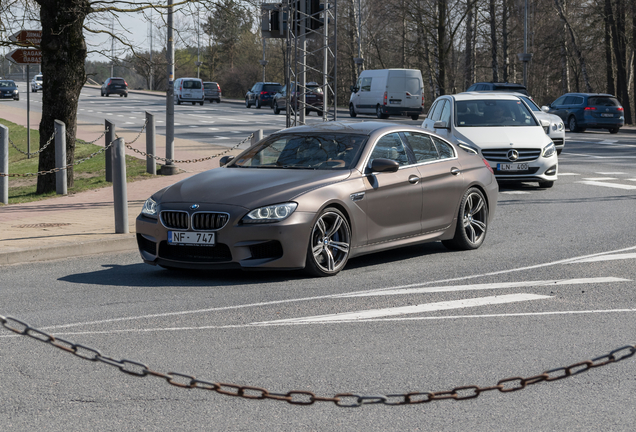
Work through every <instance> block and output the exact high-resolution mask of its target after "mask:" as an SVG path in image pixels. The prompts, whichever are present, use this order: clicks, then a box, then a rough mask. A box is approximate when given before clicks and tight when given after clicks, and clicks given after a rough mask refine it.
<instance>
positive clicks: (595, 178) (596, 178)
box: [583, 177, 616, 181]
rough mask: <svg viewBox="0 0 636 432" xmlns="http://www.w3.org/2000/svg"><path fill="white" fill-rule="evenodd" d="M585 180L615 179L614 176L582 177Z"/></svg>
mask: <svg viewBox="0 0 636 432" xmlns="http://www.w3.org/2000/svg"><path fill="white" fill-rule="evenodd" d="M583 180H586V181H603V180H616V177H590V178H584V179H583Z"/></svg>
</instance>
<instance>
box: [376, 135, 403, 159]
mask: <svg viewBox="0 0 636 432" xmlns="http://www.w3.org/2000/svg"><path fill="white" fill-rule="evenodd" d="M373 159H390V160H394V161H396V162H397V163H398V164H400V165H407V164H408V163H409V159H408V157H407V156H406V151H405V150H404V144H402V140H401V139H400V136H399V135H398V134H397V133H392V134H388V135H384V136H383V137H382V138H380V139H379V140H378V142H376V143H375V148H374V149H373V152H372V153H371V160H373Z"/></svg>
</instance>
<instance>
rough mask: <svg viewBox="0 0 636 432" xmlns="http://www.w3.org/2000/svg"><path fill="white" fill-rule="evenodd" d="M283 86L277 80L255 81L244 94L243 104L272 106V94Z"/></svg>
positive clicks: (248, 105)
mask: <svg viewBox="0 0 636 432" xmlns="http://www.w3.org/2000/svg"><path fill="white" fill-rule="evenodd" d="M282 87H283V86H282V85H280V83H277V82H257V83H256V84H254V86H253V87H252V88H251V89H250V90H249V91H248V92H247V93H246V94H245V106H246V107H247V108H249V107H251V106H252V105H255V106H256V108H260V107H262V106H263V105H267V106H272V100H273V99H274V95H275V94H276V93H278V92H279V91H280V89H281V88H282Z"/></svg>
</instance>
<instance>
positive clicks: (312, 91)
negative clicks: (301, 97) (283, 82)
mask: <svg viewBox="0 0 636 432" xmlns="http://www.w3.org/2000/svg"><path fill="white" fill-rule="evenodd" d="M306 87H307V92H306V93H305V104H306V106H305V114H307V115H308V114H309V113H310V112H312V111H315V112H317V113H318V115H319V116H321V115H322V110H323V106H324V95H323V93H322V87H320V85H319V84H318V83H316V82H308V83H307V86H306ZM291 88H292V91H291V98H290V103H291V105H292V107H295V106H296V98H297V97H298V92H296V85H295V83H291ZM272 108H273V109H274V114H279V113H280V112H281V111H285V109H286V108H287V86H285V87H283V88H282V89H281V90H280V91H279V92H278V93H276V95H275V96H274V101H273V102H272ZM299 109H300V106H299Z"/></svg>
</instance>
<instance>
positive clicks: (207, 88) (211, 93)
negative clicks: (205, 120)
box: [203, 81, 221, 103]
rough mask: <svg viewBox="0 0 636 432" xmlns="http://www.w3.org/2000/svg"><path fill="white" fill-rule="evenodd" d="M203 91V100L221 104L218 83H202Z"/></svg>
mask: <svg viewBox="0 0 636 432" xmlns="http://www.w3.org/2000/svg"><path fill="white" fill-rule="evenodd" d="M203 91H204V93H205V100H208V101H210V103H212V102H214V101H216V102H217V103H221V86H220V85H219V84H218V83H215V82H210V81H207V82H204V83H203Z"/></svg>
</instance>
